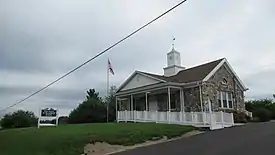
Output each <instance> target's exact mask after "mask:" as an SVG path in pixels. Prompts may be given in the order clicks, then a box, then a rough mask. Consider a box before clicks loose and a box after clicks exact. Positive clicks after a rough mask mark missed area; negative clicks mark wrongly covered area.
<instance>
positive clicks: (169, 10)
mask: <svg viewBox="0 0 275 155" xmlns="http://www.w3.org/2000/svg"><path fill="white" fill-rule="evenodd" d="M186 1H187V0H183V1H181V2H179V3H178V4H176V5H175V6H173V7H172V8H170V9H168V10H167V11H165V12H163V13H162V14H161V15H159V16H158V17H156V18H154V19H153V20H151V21H150V22H148V23H147V24H145V25H143V26H141V27H140V28H138V29H137V30H135V31H134V32H132V33H130V34H129V35H127V36H126V37H124V38H122V39H121V40H119V41H117V42H116V43H115V44H113V45H111V46H110V47H108V48H106V49H105V50H103V51H102V52H100V53H98V54H97V55H95V56H94V57H92V58H90V59H89V60H87V61H85V62H84V63H83V64H81V65H79V66H78V67H76V68H74V69H72V70H71V71H69V72H68V73H66V74H65V75H63V76H61V77H59V78H58V79H56V80H54V81H53V82H51V83H49V84H47V85H46V86H44V87H43V88H41V89H39V90H38V91H36V92H34V93H32V94H30V95H29V96H27V97H25V98H23V99H21V100H19V101H17V102H16V103H14V104H12V105H10V106H8V107H6V108H3V109H1V110H0V112H1V111H5V110H7V109H9V108H12V107H14V106H16V105H18V104H20V103H22V102H24V101H26V100H27V99H29V98H31V97H32V96H34V95H36V94H38V93H40V92H41V91H43V90H45V89H47V88H48V87H50V86H51V85H53V84H55V83H56V82H58V81H60V80H61V79H63V78H65V77H66V76H68V75H70V74H71V73H73V72H74V71H76V70H78V69H79V68H81V67H83V66H84V65H86V64H88V63H89V62H91V61H92V60H94V59H96V58H97V57H99V56H100V55H102V54H104V53H106V52H107V51H109V50H110V49H112V48H113V47H115V46H117V45H118V44H120V43H121V42H123V41H124V40H126V39H128V38H129V37H131V36H133V35H134V34H136V33H137V32H139V31H140V30H142V29H144V28H145V27H147V26H148V25H150V24H152V23H153V22H155V21H156V20H158V19H159V18H161V17H162V16H164V15H166V14H167V13H169V12H171V11H172V10H174V9H175V8H177V7H178V6H180V5H181V4H183V3H184V2H186Z"/></svg>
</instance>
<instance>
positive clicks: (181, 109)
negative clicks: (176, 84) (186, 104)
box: [180, 88, 183, 112]
mask: <svg viewBox="0 0 275 155" xmlns="http://www.w3.org/2000/svg"><path fill="white" fill-rule="evenodd" d="M182 94H183V93H182V88H180V111H181V112H182V111H183V103H182V102H183V100H182V98H183V96H182Z"/></svg>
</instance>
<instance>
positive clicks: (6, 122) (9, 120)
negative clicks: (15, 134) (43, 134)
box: [1, 110, 38, 129]
mask: <svg viewBox="0 0 275 155" xmlns="http://www.w3.org/2000/svg"><path fill="white" fill-rule="evenodd" d="M37 120H38V119H37V117H36V116H35V115H34V113H33V112H31V111H23V110H18V111H16V112H13V113H12V114H6V115H5V116H4V117H3V119H2V120H1V126H2V128H4V129H5V128H22V127H31V126H36V124H37Z"/></svg>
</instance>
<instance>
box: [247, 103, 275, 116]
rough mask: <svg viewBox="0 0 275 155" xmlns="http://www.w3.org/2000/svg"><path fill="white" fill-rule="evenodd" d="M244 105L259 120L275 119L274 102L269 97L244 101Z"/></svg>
mask: <svg viewBox="0 0 275 155" xmlns="http://www.w3.org/2000/svg"><path fill="white" fill-rule="evenodd" d="M245 107H246V109H247V110H248V111H251V112H252V114H253V117H257V119H259V121H264V120H265V121H266V120H268V119H270V117H271V118H272V119H275V103H274V102H273V101H272V100H271V99H261V100H252V101H247V102H245Z"/></svg>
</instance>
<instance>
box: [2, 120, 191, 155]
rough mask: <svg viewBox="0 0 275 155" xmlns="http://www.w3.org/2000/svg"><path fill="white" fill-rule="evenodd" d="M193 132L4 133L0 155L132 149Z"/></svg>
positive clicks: (143, 126) (168, 128) (81, 129)
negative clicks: (101, 145)
mask: <svg viewBox="0 0 275 155" xmlns="http://www.w3.org/2000/svg"><path fill="white" fill-rule="evenodd" d="M194 129H195V128H194V127H191V126H181V125H169V124H155V123H118V124H117V123H108V124H107V123H105V124H78V125H61V126H58V127H44V128H40V129H37V128H25V129H11V130H3V131H0V155H80V154H81V153H83V148H84V146H85V144H87V143H89V142H94V141H104V142H107V143H110V144H121V145H132V144H136V143H142V142H145V141H146V140H150V139H152V138H154V137H163V136H164V135H165V136H167V137H168V138H172V137H176V136H180V135H182V134H184V133H186V132H189V131H192V130H194Z"/></svg>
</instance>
